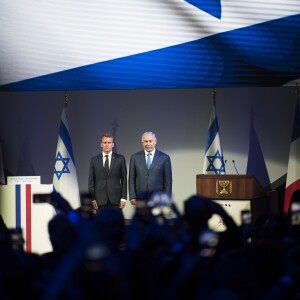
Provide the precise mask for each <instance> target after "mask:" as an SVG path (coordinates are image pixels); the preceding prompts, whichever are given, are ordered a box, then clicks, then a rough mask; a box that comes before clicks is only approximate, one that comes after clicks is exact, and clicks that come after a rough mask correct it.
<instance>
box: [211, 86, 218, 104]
mask: <svg viewBox="0 0 300 300" xmlns="http://www.w3.org/2000/svg"><path fill="white" fill-rule="evenodd" d="M216 94H217V90H216V89H215V88H213V91H212V95H213V104H215V103H216Z"/></svg>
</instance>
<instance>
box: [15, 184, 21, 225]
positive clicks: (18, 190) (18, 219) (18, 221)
mask: <svg viewBox="0 0 300 300" xmlns="http://www.w3.org/2000/svg"><path fill="white" fill-rule="evenodd" d="M16 228H22V224H21V185H20V184H17V185H16Z"/></svg>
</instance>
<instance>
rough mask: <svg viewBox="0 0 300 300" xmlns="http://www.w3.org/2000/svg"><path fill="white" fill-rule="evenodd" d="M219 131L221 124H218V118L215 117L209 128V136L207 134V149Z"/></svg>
mask: <svg viewBox="0 0 300 300" xmlns="http://www.w3.org/2000/svg"><path fill="white" fill-rule="evenodd" d="M218 132H219V124H218V119H217V118H216V117H215V118H214V120H213V122H212V123H211V125H210V127H209V130H208V136H207V142H206V148H205V151H207V150H208V149H209V148H210V145H211V144H212V142H213V141H214V139H215V137H216V135H217V133H218Z"/></svg>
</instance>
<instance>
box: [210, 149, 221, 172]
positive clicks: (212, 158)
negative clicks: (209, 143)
mask: <svg viewBox="0 0 300 300" xmlns="http://www.w3.org/2000/svg"><path fill="white" fill-rule="evenodd" d="M207 159H208V161H209V165H208V167H207V170H206V171H210V172H214V173H215V174H223V173H225V164H224V160H223V156H222V155H221V154H220V152H219V150H217V152H216V153H215V155H214V156H207ZM218 160H219V161H220V165H221V166H220V168H219V169H218V168H216V166H215V161H218Z"/></svg>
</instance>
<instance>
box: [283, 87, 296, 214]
mask: <svg viewBox="0 0 300 300" xmlns="http://www.w3.org/2000/svg"><path fill="white" fill-rule="evenodd" d="M296 98H297V104H296V109H295V116H294V125H293V133H292V141H291V146H290V156H289V162H288V170H287V178H286V187H285V196H284V205H283V211H284V212H285V213H286V214H287V213H288V211H289V208H290V204H291V200H292V196H293V192H294V191H296V190H300V106H299V90H298V87H297V88H296Z"/></svg>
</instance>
